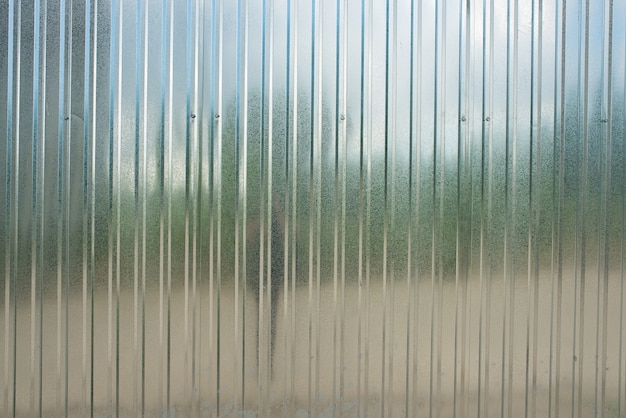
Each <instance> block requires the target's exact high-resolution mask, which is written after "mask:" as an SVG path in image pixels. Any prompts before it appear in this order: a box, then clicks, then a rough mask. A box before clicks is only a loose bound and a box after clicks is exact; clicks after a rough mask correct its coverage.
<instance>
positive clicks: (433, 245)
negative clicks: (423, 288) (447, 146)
mask: <svg viewBox="0 0 626 418" xmlns="http://www.w3.org/2000/svg"><path fill="white" fill-rule="evenodd" d="M441 6H442V5H440V3H439V2H436V3H435V28H434V33H435V46H434V58H433V64H434V82H433V87H432V88H433V90H432V91H433V109H432V111H433V156H432V159H433V160H432V161H433V168H432V174H433V180H432V188H433V190H432V195H433V213H432V224H431V298H430V299H431V302H430V361H429V365H430V367H429V368H430V371H429V389H428V390H429V400H428V416H429V418H432V417H433V391H434V388H433V385H434V380H435V375H436V370H435V368H434V367H433V365H434V360H435V336H434V332H435V280H436V269H435V266H436V265H437V263H436V260H435V255H436V244H437V228H436V224H437V211H436V202H437V153H438V152H440V151H439V147H438V146H437V145H438V144H437V140H438V138H439V135H440V134H439V129H440V126H439V123H438V107H439V99H440V98H439V93H440V91H439V90H440V89H439V68H440V62H439V60H440V52H439V49H440V45H439V43H440V42H441V40H440V39H439V37H438V35H439V26H440V23H439V19H440V16H439V15H440V13H441V12H440V10H439V9H440V7H441ZM437 401H438V400H437ZM436 409H437V411H438V408H436Z"/></svg>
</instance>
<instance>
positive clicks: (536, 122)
mask: <svg viewBox="0 0 626 418" xmlns="http://www.w3.org/2000/svg"><path fill="white" fill-rule="evenodd" d="M536 9H537V10H536ZM535 16H536V18H535ZM532 18H533V20H532V22H533V30H532V33H533V34H534V33H535V30H537V32H538V33H537V41H536V43H535V38H534V36H533V38H532V46H531V54H532V55H531V56H532V59H533V65H531V68H534V59H535V58H534V57H535V55H534V51H535V50H536V51H537V60H536V62H537V71H536V73H537V76H536V77H535V76H534V74H535V72H534V71H533V72H532V78H531V92H534V91H535V89H536V91H537V93H536V100H535V101H533V99H532V98H531V106H532V104H533V103H535V102H536V103H537V105H536V106H535V108H534V109H531V113H530V114H531V121H530V128H531V134H532V128H533V126H536V127H537V128H536V134H535V138H536V140H535V142H536V158H535V161H536V163H535V164H536V167H537V168H536V175H535V181H534V182H533V181H532V179H531V182H530V184H531V196H532V194H533V193H534V194H535V195H536V201H535V205H536V207H535V224H534V242H533V245H532V246H531V248H530V250H531V251H532V252H533V258H534V270H533V274H534V280H533V281H534V295H533V302H534V306H533V309H532V310H533V336H532V341H533V347H532V358H533V364H532V382H531V388H530V392H531V393H532V397H531V410H530V416H532V417H535V416H536V410H537V365H538V345H539V279H540V268H539V263H540V257H539V243H540V239H539V237H540V234H541V228H540V224H541V219H542V218H541V214H542V211H541V207H542V199H541V181H542V177H543V176H542V169H541V165H542V155H541V152H542V148H541V140H542V123H543V121H542V110H543V99H542V88H543V87H542V85H543V81H542V73H543V25H542V24H541V23H542V22H543V2H542V1H539V4H538V7H535V3H533V8H532ZM536 22H537V23H536ZM535 28H536V29H535ZM535 45H536V46H535ZM535 85H536V88H535ZM533 94H534V93H533ZM533 110H535V111H536V114H537V116H536V119H534V112H533ZM532 155H533V153H532V150H531V157H532ZM533 184H534V185H535V189H534V190H533V189H532V186H533ZM531 215H532V214H531ZM529 224H530V223H529ZM531 265H532V262H531V263H529V269H530V267H531ZM548 411H550V410H549V409H548Z"/></svg>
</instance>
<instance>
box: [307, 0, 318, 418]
mask: <svg viewBox="0 0 626 418" xmlns="http://www.w3.org/2000/svg"><path fill="white" fill-rule="evenodd" d="M315 10H316V3H315V0H311V82H310V94H311V98H310V107H311V114H310V123H311V128H310V139H309V146H310V152H309V225H308V237H309V243H308V247H309V248H308V249H309V254H308V301H307V302H308V303H307V324H308V347H307V377H308V379H307V410H308V411H309V413H311V412H312V413H313V414H314V413H315V409H314V407H315V406H314V402H315V401H314V399H313V396H314V395H313V393H312V392H313V382H312V380H313V372H314V371H313V365H312V359H313V355H314V354H313V260H314V259H313V242H314V237H313V210H314V199H315V197H314V186H315V183H314V172H315V171H314V168H315V167H314V160H315V152H314V148H315V129H314V126H315V118H314V109H315V77H314V74H315V64H316V60H315V57H316V55H315V53H316V42H315V35H316V27H315V22H316V21H315V19H316V15H315Z"/></svg>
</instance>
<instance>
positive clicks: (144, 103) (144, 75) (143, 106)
mask: <svg viewBox="0 0 626 418" xmlns="http://www.w3.org/2000/svg"><path fill="white" fill-rule="evenodd" d="M148 6H149V4H147V3H146V5H145V6H144V7H143V23H142V29H143V38H141V35H140V38H138V40H137V42H138V43H139V42H143V51H141V50H140V51H139V53H140V54H141V53H143V57H142V58H141V62H142V64H143V68H141V69H139V68H138V71H141V75H140V77H139V79H141V80H142V82H143V85H142V87H141V94H142V97H141V103H140V104H139V106H140V111H141V115H138V117H139V118H140V121H141V122H143V123H142V124H141V127H142V132H141V133H140V135H141V136H142V138H141V139H142V142H143V144H142V145H143V147H142V151H143V155H142V156H141V158H142V162H141V165H142V169H143V171H142V173H141V185H142V197H141V215H140V216H141V231H142V235H141V348H140V352H141V354H140V358H141V366H140V369H141V380H140V385H141V400H140V402H141V406H140V408H141V415H142V416H144V415H145V413H146V267H147V261H146V256H147V247H146V244H147V243H146V241H147V239H146V235H147V234H148V231H147V229H146V223H147V222H146V217H147V201H148V175H147V171H148V68H149V65H148V42H149V37H148V34H149V32H148V22H149V19H148V16H149V12H150V8H149V7H148ZM94 90H95V89H94Z"/></svg>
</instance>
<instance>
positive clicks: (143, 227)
mask: <svg viewBox="0 0 626 418" xmlns="http://www.w3.org/2000/svg"><path fill="white" fill-rule="evenodd" d="M148 6H149V5H148V4H146V5H145V6H144V7H143V9H140V10H142V11H143V15H144V16H143V19H144V20H143V24H142V29H143V32H144V33H143V58H142V60H141V61H142V64H143V69H142V71H143V75H142V81H143V87H142V90H141V92H142V94H143V102H142V104H141V105H139V106H140V107H139V109H140V110H141V111H143V114H142V115H141V118H142V119H143V138H142V139H143V148H142V152H143V155H142V159H143V166H142V168H143V173H142V180H141V183H142V185H143V189H142V197H141V222H142V224H141V230H142V235H141V263H142V264H141V348H140V352H141V366H140V367H141V383H140V384H141V401H140V402H141V415H142V416H143V415H145V406H146V265H147V261H146V254H147V249H146V235H147V230H146V218H147V200H148V175H147V171H148V51H149V48H148V43H149V37H148V34H149V32H148V29H149V27H148V23H149V19H148V16H149V7H148ZM140 36H141V35H140ZM140 36H139V37H138V43H139V42H140V40H141V37H140ZM138 53H141V50H140V49H139V47H138ZM138 71H139V68H138Z"/></svg>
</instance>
